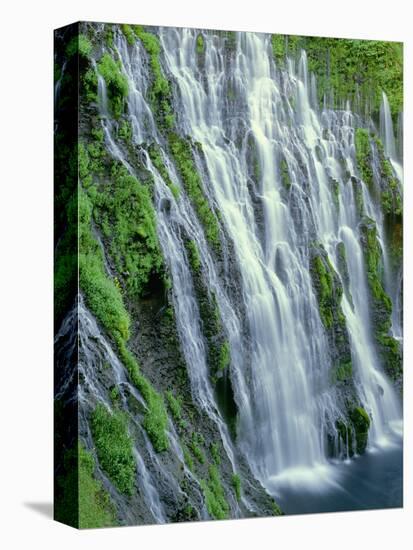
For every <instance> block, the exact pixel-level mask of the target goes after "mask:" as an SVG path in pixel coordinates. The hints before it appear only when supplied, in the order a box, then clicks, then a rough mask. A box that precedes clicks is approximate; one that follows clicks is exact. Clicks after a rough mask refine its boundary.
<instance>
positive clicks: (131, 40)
mask: <svg viewBox="0 0 413 550" xmlns="http://www.w3.org/2000/svg"><path fill="white" fill-rule="evenodd" d="M121 29H122V32H123V34H124V35H125V38H126V40H127V42H128V44H129V46H133V45H134V44H135V42H136V38H135V33H134V32H133V30H132V28H131V26H130V25H121Z"/></svg>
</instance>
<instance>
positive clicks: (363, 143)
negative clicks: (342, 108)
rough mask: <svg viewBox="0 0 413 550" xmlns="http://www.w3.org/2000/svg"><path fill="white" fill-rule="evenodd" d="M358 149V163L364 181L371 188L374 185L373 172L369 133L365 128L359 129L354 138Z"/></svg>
mask: <svg viewBox="0 0 413 550" xmlns="http://www.w3.org/2000/svg"><path fill="white" fill-rule="evenodd" d="M354 144H355V147H356V161H357V167H358V169H359V172H360V175H361V177H362V179H363V181H364V182H365V183H366V184H367V185H368V186H371V185H372V184H373V170H372V168H371V165H372V156H371V146H370V137H369V132H368V130H366V129H365V128H357V129H356V133H355V136H354Z"/></svg>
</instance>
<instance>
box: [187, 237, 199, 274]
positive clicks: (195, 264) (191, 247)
mask: <svg viewBox="0 0 413 550" xmlns="http://www.w3.org/2000/svg"><path fill="white" fill-rule="evenodd" d="M185 247H186V250H187V252H188V256H189V263H190V265H191V268H192V270H193V271H195V273H198V272H199V270H200V269H201V257H200V255H199V250H198V247H197V245H196V242H195V241H185Z"/></svg>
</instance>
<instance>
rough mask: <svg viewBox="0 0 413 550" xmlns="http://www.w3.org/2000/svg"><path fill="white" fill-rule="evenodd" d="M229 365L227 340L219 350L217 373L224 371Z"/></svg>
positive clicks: (229, 353)
mask: <svg viewBox="0 0 413 550" xmlns="http://www.w3.org/2000/svg"><path fill="white" fill-rule="evenodd" d="M230 363H231V350H230V347H229V342H228V340H225V341H224V342H223V343H222V344H221V347H220V348H219V360H218V365H217V370H218V372H222V371H224V370H225V369H226V368H227V367H229V365H230Z"/></svg>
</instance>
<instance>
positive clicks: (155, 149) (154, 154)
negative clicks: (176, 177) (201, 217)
mask: <svg viewBox="0 0 413 550" xmlns="http://www.w3.org/2000/svg"><path fill="white" fill-rule="evenodd" d="M148 153H149V156H150V159H151V161H152V164H153V165H154V166H155V168H156V169H157V170H158V172H159V174H160V176H161V178H162V179H163V181H164V182H165V183H166V185H167V186H168V187H169V189H170V190H171V191H172V194H173V196H174V197H175V200H178V198H179V195H180V189H179V187H178V186H177V185H175V184H174V183H172V180H171V178H170V177H169V173H168V170H167V168H166V166H165V164H164V161H163V158H162V153H161V149H160V147H159V145H158V144H157V143H151V145H150V146H149V147H148Z"/></svg>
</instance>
